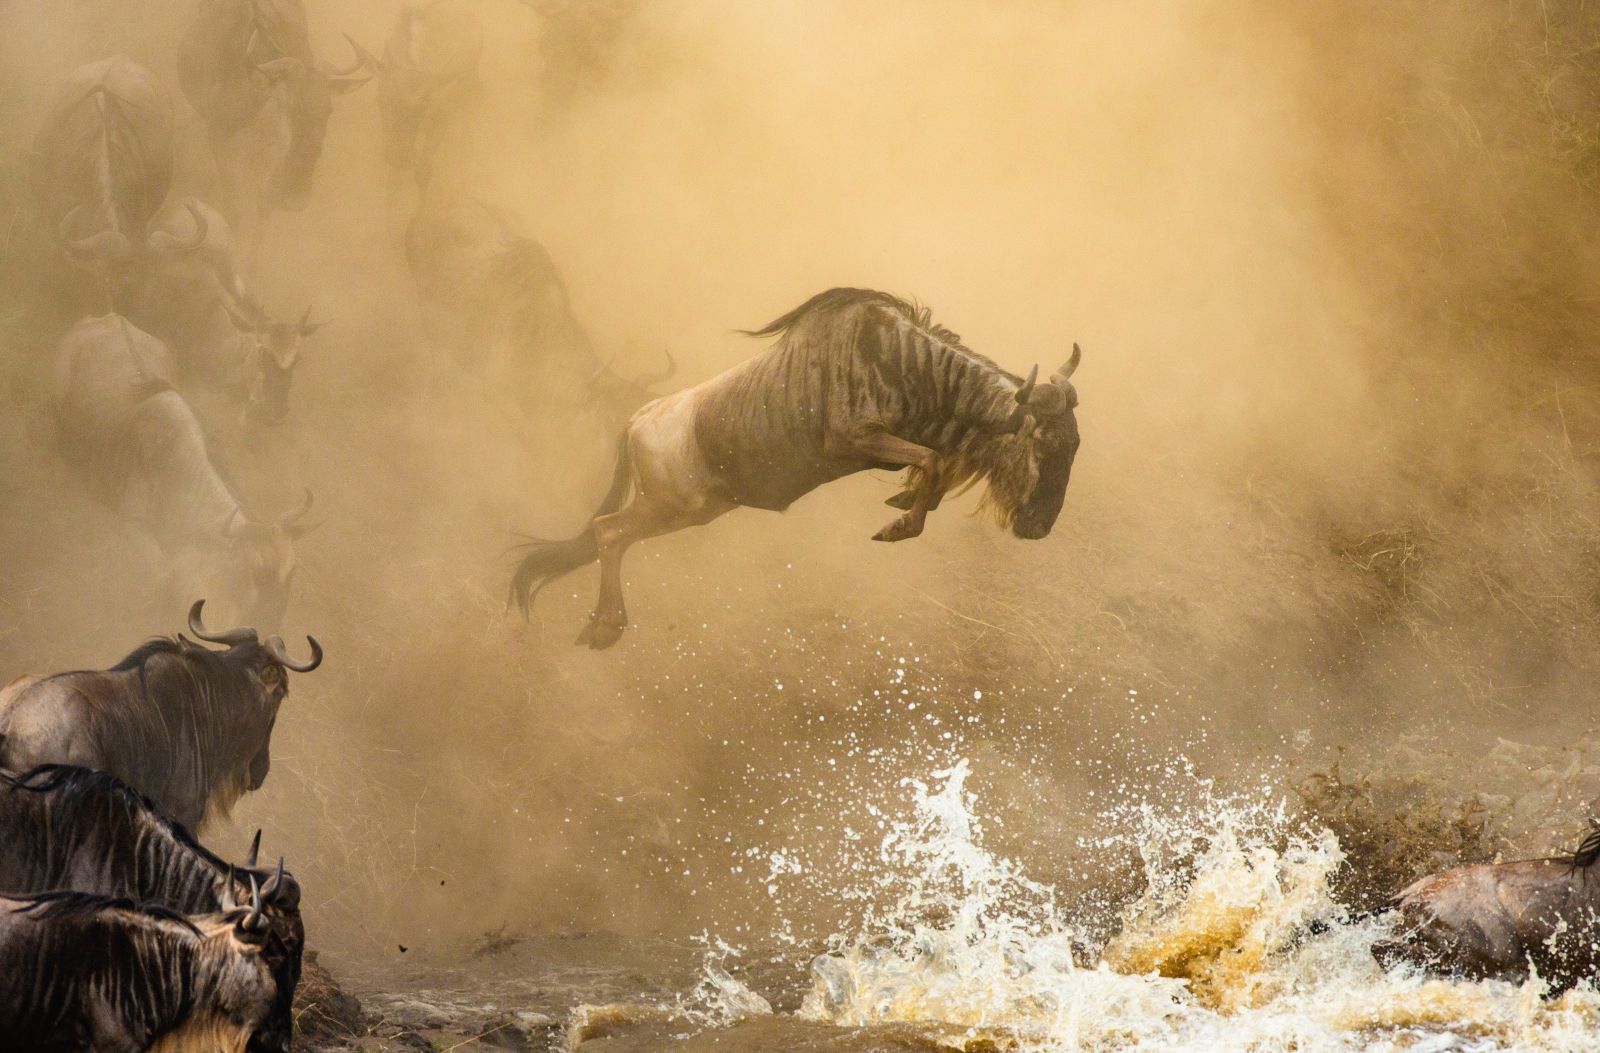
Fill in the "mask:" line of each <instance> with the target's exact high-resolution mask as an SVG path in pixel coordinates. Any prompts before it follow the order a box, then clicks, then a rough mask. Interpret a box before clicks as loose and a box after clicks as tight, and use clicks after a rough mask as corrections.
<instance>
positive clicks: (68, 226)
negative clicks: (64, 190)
mask: <svg viewBox="0 0 1600 1053" xmlns="http://www.w3.org/2000/svg"><path fill="white" fill-rule="evenodd" d="M184 209H185V211H187V212H188V214H189V216H190V219H191V221H192V224H193V229H192V230H191V231H189V233H188V234H187V235H179V234H175V233H173V232H172V231H168V230H162V229H159V228H158V229H155V230H151V231H149V232H147V233H146V232H134V233H135V236H136V237H137V238H138V240H135V239H134V238H131V237H130V236H129V234H128V233H127V232H124V231H122V230H119V229H117V227H116V225H115V223H113V222H110V221H108V220H106V219H105V218H102V219H101V220H100V222H99V223H98V224H97V223H96V222H95V221H94V219H93V217H92V216H91V214H90V211H89V210H88V209H87V208H86V207H85V206H83V205H79V206H77V207H76V208H73V209H72V210H71V211H70V212H68V213H67V214H66V215H65V216H64V217H62V220H61V223H60V225H59V226H58V227H57V229H56V236H57V238H58V239H59V240H60V242H61V247H62V248H63V249H64V250H65V251H66V253H67V255H69V256H71V257H72V259H73V260H74V261H75V262H76V263H78V264H79V265H80V266H82V267H84V268H85V269H87V270H90V271H93V272H94V273H96V274H98V275H100V276H101V277H102V278H103V279H104V281H105V282H106V284H107V289H108V292H109V293H110V297H111V300H112V305H114V304H115V303H117V302H118V301H120V299H121V297H122V294H123V293H124V292H125V291H126V290H127V289H128V287H129V286H130V284H131V283H132V282H133V281H134V280H136V279H137V278H138V277H140V276H141V275H143V274H148V273H150V272H151V271H153V270H155V269H156V268H158V267H160V266H162V265H163V264H165V263H167V262H168V261H170V260H174V259H177V258H180V257H183V256H187V255H189V254H190V253H193V252H196V251H198V250H199V249H200V248H201V247H202V246H203V245H205V243H206V237H207V234H208V233H209V227H208V224H207V222H206V218H205V214H204V212H203V211H202V210H201V208H200V206H199V204H198V202H196V201H195V200H194V199H193V198H190V199H189V200H187V201H185V202H184ZM112 305H108V306H112Z"/></svg>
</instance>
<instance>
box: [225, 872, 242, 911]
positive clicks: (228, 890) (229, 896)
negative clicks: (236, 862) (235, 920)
mask: <svg viewBox="0 0 1600 1053" xmlns="http://www.w3.org/2000/svg"><path fill="white" fill-rule="evenodd" d="M233 875H234V870H233V864H232V863H229V864H228V883H227V884H226V885H224V886H223V889H222V909H223V910H224V911H229V910H233V909H234V908H235V907H237V906H238V905H239V900H238V898H237V897H235V896H234V894H233V887H234V886H233V883H234V876H233Z"/></svg>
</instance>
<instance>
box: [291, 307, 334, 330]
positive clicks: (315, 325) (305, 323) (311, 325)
mask: <svg viewBox="0 0 1600 1053" xmlns="http://www.w3.org/2000/svg"><path fill="white" fill-rule="evenodd" d="M327 324H328V323H327V322H313V321H312V320H311V308H310V306H307V307H306V309H305V313H303V314H302V315H301V316H300V321H299V322H297V323H296V324H295V330H296V331H297V332H298V333H299V334H300V335H301V336H310V335H311V334H312V333H315V332H316V331H317V330H318V329H321V328H322V327H323V326H325V325H327Z"/></svg>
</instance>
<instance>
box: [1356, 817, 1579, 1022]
mask: <svg viewBox="0 0 1600 1053" xmlns="http://www.w3.org/2000/svg"><path fill="white" fill-rule="evenodd" d="M1597 861H1600V830H1596V831H1594V832H1592V833H1590V834H1589V836H1588V837H1586V838H1585V839H1584V841H1583V843H1582V844H1581V845H1579V846H1578V848H1577V850H1576V851H1575V852H1573V853H1571V854H1570V855H1561V856H1553V857H1549V858H1545V859H1525V860H1521V861H1519V862H1515V863H1485V864H1481V865H1479V866H1468V867H1456V868H1454V869H1451V870H1444V871H1441V872H1439V873H1437V874H1430V875H1428V876H1427V877H1425V878H1422V879H1421V880H1419V881H1416V882H1414V883H1412V884H1411V885H1409V886H1407V887H1406V888H1405V889H1403V890H1401V891H1400V892H1399V893H1398V894H1397V895H1396V896H1395V897H1394V898H1393V899H1392V900H1390V901H1389V903H1388V904H1387V908H1388V909H1392V910H1394V911H1396V912H1398V914H1399V918H1398V925H1399V926H1400V932H1399V933H1398V934H1397V935H1396V936H1395V937H1394V938H1393V939H1388V940H1384V941H1381V942H1380V943H1378V944H1376V945H1374V947H1373V953H1374V955H1376V956H1377V958H1378V960H1379V961H1380V962H1382V963H1384V964H1385V965H1392V964H1394V963H1396V962H1400V961H1405V962H1410V963H1412V964H1414V965H1419V966H1421V967H1423V968H1425V969H1431V970H1435V971H1438V972H1443V973H1448V974H1453V975H1458V976H1468V977H1472V978H1473V979H1500V980H1512V981H1521V980H1524V979H1526V978H1527V977H1528V971H1529V969H1530V968H1531V969H1533V970H1535V971H1537V972H1538V974H1539V976H1540V978H1542V979H1543V980H1545V981H1546V982H1547V983H1548V984H1549V985H1550V992H1551V993H1552V994H1559V993H1561V992H1563V991H1565V990H1567V989H1568V988H1570V987H1573V986H1574V985H1576V984H1577V983H1579V982H1580V981H1582V980H1584V979H1585V978H1587V977H1592V976H1595V975H1596V974H1597V972H1600V868H1597V867H1596V862H1597Z"/></svg>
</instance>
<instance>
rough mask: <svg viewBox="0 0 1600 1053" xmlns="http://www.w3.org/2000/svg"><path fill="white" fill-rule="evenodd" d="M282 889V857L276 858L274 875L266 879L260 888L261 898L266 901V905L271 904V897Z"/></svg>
mask: <svg viewBox="0 0 1600 1053" xmlns="http://www.w3.org/2000/svg"><path fill="white" fill-rule="evenodd" d="M282 887H283V857H282V856H279V857H278V869H277V872H276V873H274V874H273V875H272V876H271V877H270V878H268V879H267V883H266V884H265V885H263V886H262V887H261V898H262V899H264V900H266V901H267V902H268V903H271V902H272V897H273V895H274V894H275V893H276V892H277V891H278V890H279V889H280V888H282Z"/></svg>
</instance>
